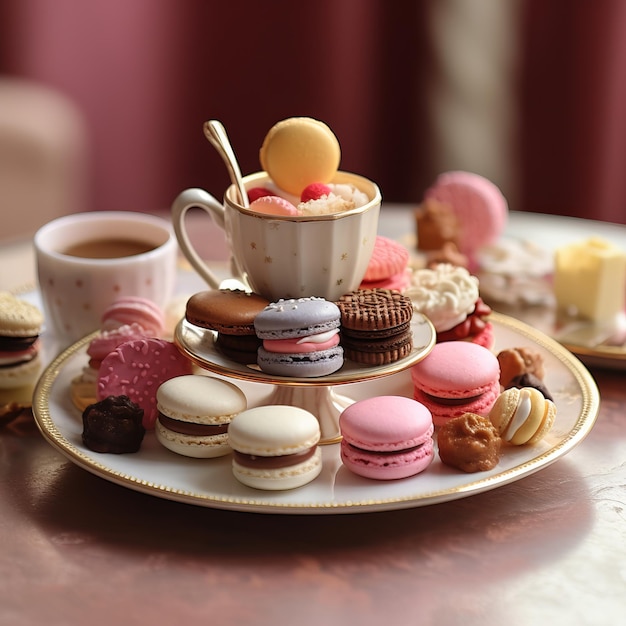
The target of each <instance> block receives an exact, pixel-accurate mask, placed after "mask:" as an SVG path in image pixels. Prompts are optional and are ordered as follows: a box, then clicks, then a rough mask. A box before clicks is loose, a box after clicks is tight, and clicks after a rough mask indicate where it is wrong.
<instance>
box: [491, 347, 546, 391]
mask: <svg viewBox="0 0 626 626" xmlns="http://www.w3.org/2000/svg"><path fill="white" fill-rule="evenodd" d="M498 363H499V364H500V384H501V385H502V386H503V387H504V388H505V389H506V388H508V387H511V381H512V380H513V379H514V378H516V377H517V376H521V375H522V374H533V376H536V377H537V378H538V379H539V380H543V377H544V375H545V370H544V362H543V355H542V354H541V353H540V352H538V351H537V350H535V349H533V348H528V347H524V346H522V347H518V348H509V349H507V350H502V351H501V352H499V353H498Z"/></svg>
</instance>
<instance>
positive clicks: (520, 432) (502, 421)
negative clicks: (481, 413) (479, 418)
mask: <svg viewBox="0 0 626 626" xmlns="http://www.w3.org/2000/svg"><path fill="white" fill-rule="evenodd" d="M555 416H556V405H555V404H554V402H552V401H551V400H548V399H546V398H545V397H544V395H543V394H542V393H541V392H540V391H539V390H538V389H535V388H533V387H522V388H521V389H518V388H517V387H511V388H510V389H505V390H504V391H503V392H502V393H501V394H500V395H499V396H498V399H497V400H496V401H495V403H494V405H493V407H492V408H491V411H490V412H489V419H490V420H491V423H492V424H493V425H494V426H495V427H496V429H497V431H498V432H499V433H500V436H501V437H502V440H503V441H506V442H507V443H510V444H513V445H514V446H521V445H524V444H534V443H537V442H538V441H541V440H542V439H543V438H544V437H545V436H546V435H547V434H548V432H549V431H550V429H551V428H552V425H553V424H554V418H555Z"/></svg>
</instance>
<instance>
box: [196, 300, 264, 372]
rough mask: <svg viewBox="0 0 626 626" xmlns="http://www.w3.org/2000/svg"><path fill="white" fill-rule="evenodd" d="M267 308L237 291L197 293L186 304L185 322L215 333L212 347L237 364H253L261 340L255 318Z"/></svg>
mask: <svg viewBox="0 0 626 626" xmlns="http://www.w3.org/2000/svg"><path fill="white" fill-rule="evenodd" d="M268 304H269V300H266V299H265V298H263V297H262V296H260V295H258V294H256V293H250V292H247V291H242V290H237V289H217V290H209V291H200V292H198V293H196V294H194V295H193V296H191V298H189V300H188V301H187V306H186V310H185V318H186V319H187V321H188V322H189V323H191V324H193V325H194V326H200V327H201V328H206V329H208V330H214V331H216V332H217V338H216V341H215V345H216V347H217V349H218V350H220V352H222V354H224V355H225V356H227V357H228V358H229V359H232V360H233V361H236V362H237V363H243V364H247V363H256V355H257V349H258V347H259V346H260V345H261V340H260V339H258V338H257V336H256V332H255V330H254V318H255V317H256V316H257V315H258V314H259V313H260V312H261V311H262V310H263V309H264V308H265V307H266V306H267V305H268Z"/></svg>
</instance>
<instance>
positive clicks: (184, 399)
mask: <svg viewBox="0 0 626 626" xmlns="http://www.w3.org/2000/svg"><path fill="white" fill-rule="evenodd" d="M156 399H157V409H158V417H157V421H156V425H155V432H156V436H157V439H158V440H159V441H160V442H161V444H162V445H163V446H165V447H166V448H168V449H169V450H171V451H172V452H176V453H177V454H181V455H183V456H190V457H195V458H212V457H218V456H224V455H225V454H228V453H230V452H231V448H230V446H229V445H228V428H229V424H230V422H231V421H232V419H233V418H234V417H235V416H236V415H237V414H238V413H240V412H241V411H244V410H245V409H246V408H247V401H246V396H245V394H244V393H243V391H242V390H241V389H240V388H239V387H237V386H236V385H235V384H233V383H230V382H228V381H226V380H222V379H220V378H213V377H210V376H200V375H194V374H192V375H188V376H178V377H176V378H171V379H170V380H168V381H166V382H164V383H163V384H162V385H161V386H160V387H159V389H158V390H157V394H156Z"/></svg>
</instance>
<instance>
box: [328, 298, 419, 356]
mask: <svg viewBox="0 0 626 626" xmlns="http://www.w3.org/2000/svg"><path fill="white" fill-rule="evenodd" d="M337 306H338V307H339V310H340V311H341V345H342V346H343V349H344V352H345V356H346V358H348V359H350V360H352V361H355V362H357V363H362V364H364V365H386V364H389V363H393V362H394V361H398V360H399V359H403V358H404V357H406V356H408V355H409V353H410V352H411V349H412V347H413V333H412V331H411V327H410V324H411V318H412V316H413V307H412V304H411V300H410V298H408V297H407V296H405V295H403V294H402V293H400V292H399V291H396V290H393V289H358V290H357V291H353V292H351V293H347V294H345V295H343V296H342V297H341V298H340V299H339V301H338V302H337Z"/></svg>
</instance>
